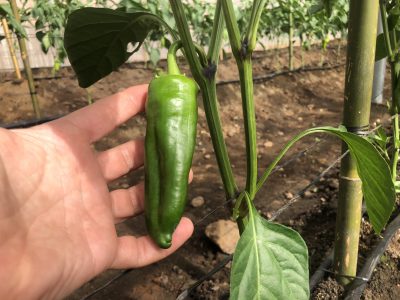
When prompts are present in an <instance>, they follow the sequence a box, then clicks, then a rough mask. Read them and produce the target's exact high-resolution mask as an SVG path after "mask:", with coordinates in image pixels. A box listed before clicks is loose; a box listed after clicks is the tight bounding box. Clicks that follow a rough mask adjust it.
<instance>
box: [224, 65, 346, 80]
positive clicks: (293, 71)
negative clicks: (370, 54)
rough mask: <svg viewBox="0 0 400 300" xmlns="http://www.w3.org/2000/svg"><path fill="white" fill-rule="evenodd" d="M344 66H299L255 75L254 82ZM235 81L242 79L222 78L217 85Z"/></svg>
mask: <svg viewBox="0 0 400 300" xmlns="http://www.w3.org/2000/svg"><path fill="white" fill-rule="evenodd" d="M343 66H344V64H338V65H334V66H329V67H310V68H298V69H294V70H285V71H280V72H275V73H271V74H267V75H264V76H255V77H253V81H254V82H264V81H268V80H271V79H273V78H275V77H278V76H282V75H287V74H291V73H302V72H314V71H329V70H333V69H338V68H340V67H343ZM233 83H240V80H237V79H236V80H221V81H218V82H217V85H226V84H233Z"/></svg>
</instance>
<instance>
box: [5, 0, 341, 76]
mask: <svg viewBox="0 0 400 300" xmlns="http://www.w3.org/2000/svg"><path fill="white" fill-rule="evenodd" d="M187 3H188V5H185V8H184V9H185V13H186V15H187V20H188V22H189V27H190V30H191V31H192V34H193V36H194V37H195V39H196V41H197V42H198V43H199V44H200V45H202V46H206V45H208V44H209V41H210V37H211V28H212V24H213V20H214V18H215V14H214V13H215V11H214V6H215V2H214V1H201V0H192V1H189V2H187ZM28 4H29V3H28V1H23V2H22V6H21V7H20V15H21V22H22V24H23V26H26V25H28V23H30V25H32V26H34V27H35V30H36V38H37V39H38V40H39V41H40V43H41V48H42V50H43V52H45V53H48V51H49V50H50V49H52V48H53V49H55V51H54V53H55V65H54V69H55V70H58V69H59V68H60V66H61V65H62V63H63V62H64V60H65V58H66V52H65V48H64V43H63V35H64V30H65V25H66V20H67V18H68V16H69V15H70V13H71V12H73V11H74V10H76V9H79V8H82V7H88V6H93V7H107V8H113V9H119V10H122V11H125V12H131V11H135V10H143V9H144V10H148V11H150V12H152V13H154V14H156V15H157V16H159V17H160V18H162V19H163V20H164V21H165V22H166V23H167V24H168V25H169V26H170V27H172V28H175V21H174V18H173V13H172V10H171V8H170V6H169V2H168V0H160V1H158V0H147V1H144V0H121V1H107V0H53V1H46V0H37V1H34V4H33V6H29V5H28ZM251 8H252V1H250V0H246V1H240V2H238V3H235V6H234V13H235V17H236V19H237V21H238V24H239V29H241V30H244V28H245V24H246V22H247V21H248V16H249V14H250V11H251ZM321 8H322V7H321V6H320V5H319V4H318V3H313V2H312V1H305V0H290V1H282V0H274V1H269V3H268V5H267V7H266V8H265V9H264V11H263V14H262V15H261V19H260V28H259V35H260V38H259V40H258V43H259V44H260V45H261V46H263V47H265V46H266V45H264V43H266V42H268V40H271V39H279V38H281V37H284V38H288V39H289V48H290V51H289V53H290V56H289V60H290V62H289V65H290V66H291V67H292V66H293V63H292V57H293V50H292V49H293V47H292V46H293V41H294V38H297V40H299V41H300V42H301V45H302V46H303V48H304V49H308V48H309V46H310V44H311V42H315V41H320V43H321V48H322V49H326V45H327V43H328V41H329V40H330V38H331V37H338V36H341V37H343V36H345V32H346V26H347V12H348V3H347V1H345V0H338V1H335V3H334V5H333V6H332V12H331V13H330V15H329V16H327V15H326V14H324V13H323V12H322V9H321ZM0 10H1V11H3V14H4V15H5V16H6V18H7V20H8V22H9V24H10V27H11V28H12V29H13V30H14V31H15V32H16V33H17V34H21V35H23V36H24V37H25V38H27V37H28V36H27V35H26V32H25V31H24V29H23V27H22V28H21V26H20V25H19V24H17V23H16V22H15V20H14V18H13V16H12V14H9V12H10V9H9V8H7V5H6V4H3V5H1V8H0ZM29 38H32V37H29ZM227 41H228V34H227V32H224V38H223V43H224V44H225V43H226V42H227ZM170 43H171V36H166V35H165V32H164V31H163V29H162V28H159V29H154V30H153V31H152V32H151V34H150V37H149V39H148V40H146V41H145V43H144V49H145V50H146V52H147V53H148V57H149V60H150V61H151V62H152V64H153V66H156V65H157V63H158V61H159V59H160V50H161V49H162V48H168V47H169V45H170Z"/></svg>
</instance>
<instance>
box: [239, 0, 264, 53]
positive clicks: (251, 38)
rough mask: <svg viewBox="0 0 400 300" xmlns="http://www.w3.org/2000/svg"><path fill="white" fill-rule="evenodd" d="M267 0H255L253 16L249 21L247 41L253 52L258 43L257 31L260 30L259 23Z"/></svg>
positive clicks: (249, 48)
mask: <svg viewBox="0 0 400 300" xmlns="http://www.w3.org/2000/svg"><path fill="white" fill-rule="evenodd" d="M266 3H267V0H256V1H254V4H253V7H252V10H251V17H250V21H249V27H248V28H247V32H246V36H245V39H244V40H245V41H246V42H247V45H248V46H247V47H248V48H247V50H248V51H249V52H253V51H254V49H255V47H256V43H257V32H258V25H259V24H260V18H261V14H262V12H263V10H264V7H265V4H266Z"/></svg>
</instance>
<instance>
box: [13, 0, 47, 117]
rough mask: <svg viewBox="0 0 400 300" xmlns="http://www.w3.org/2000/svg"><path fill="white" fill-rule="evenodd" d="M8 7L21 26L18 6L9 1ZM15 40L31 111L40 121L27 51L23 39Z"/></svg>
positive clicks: (19, 37)
mask: <svg viewBox="0 0 400 300" xmlns="http://www.w3.org/2000/svg"><path fill="white" fill-rule="evenodd" d="M10 5H11V8H12V11H13V14H14V18H15V20H16V21H17V22H18V23H20V24H21V17H20V15H19V11H18V6H17V3H16V1H15V0H10ZM17 38H18V44H19V48H20V50H21V58H22V61H23V63H24V68H25V73H26V77H27V79H28V86H29V92H30V94H31V100H32V106H33V110H34V112H35V116H36V118H37V119H40V108H39V102H38V99H37V95H36V90H35V82H34V81H33V74H32V69H31V65H30V63H29V57H28V51H27V49H26V43H25V39H24V38H23V37H22V36H19V35H17Z"/></svg>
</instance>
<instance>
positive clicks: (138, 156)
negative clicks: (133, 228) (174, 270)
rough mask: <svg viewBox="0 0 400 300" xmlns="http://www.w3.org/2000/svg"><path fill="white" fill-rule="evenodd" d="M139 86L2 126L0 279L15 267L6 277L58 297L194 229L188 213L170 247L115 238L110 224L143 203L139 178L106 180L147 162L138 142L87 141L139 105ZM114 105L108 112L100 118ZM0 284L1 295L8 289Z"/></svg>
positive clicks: (153, 255) (156, 252) (141, 260)
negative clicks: (53, 116) (120, 184)
mask: <svg viewBox="0 0 400 300" xmlns="http://www.w3.org/2000/svg"><path fill="white" fill-rule="evenodd" d="M139 88H140V89H139ZM145 91H146V87H143V86H142V87H137V88H136V89H135V88H132V89H130V90H128V91H125V92H123V93H120V94H119V95H116V96H112V97H110V98H109V99H105V100H102V101H99V102H98V103H96V104H95V105H93V106H92V107H87V108H85V109H83V111H78V112H75V113H74V114H71V115H70V116H68V117H66V118H62V119H60V120H58V121H55V122H52V123H49V124H47V125H42V126H38V127H35V128H32V129H27V130H20V131H14V132H10V131H4V132H2V133H0V134H1V136H0V144H1V145H2V146H0V159H1V160H0V187H1V191H4V193H3V192H0V193H1V194H0V195H1V200H0V202H1V204H0V205H1V206H2V209H1V210H0V258H1V257H2V256H3V257H4V258H5V268H4V269H3V270H5V271H4V272H2V273H0V282H3V283H4V282H5V280H1V279H2V278H1V275H2V274H4V275H6V276H7V281H8V282H10V281H9V280H10V278H9V277H10V274H15V276H14V278H11V282H15V285H18V286H19V287H20V288H21V290H22V291H23V290H24V289H26V288H28V287H29V288H30V292H31V293H32V296H34V297H38V298H46V297H49V298H56V297H60V296H64V295H66V294H68V293H70V292H71V291H72V290H73V289H75V288H77V287H79V286H80V285H81V284H83V283H84V282H86V281H87V280H89V279H91V278H92V277H94V276H95V275H97V274H99V273H100V272H102V271H103V270H105V269H107V268H129V267H139V266H143V265H146V264H149V263H151V262H154V261H156V260H159V259H161V258H163V257H165V256H167V255H168V254H170V253H172V252H173V251H174V250H176V249H177V248H178V247H179V246H180V245H181V244H182V243H183V242H184V241H185V240H186V239H187V238H188V237H189V236H190V234H191V232H192V229H193V228H192V225H191V223H190V222H189V221H188V220H185V219H183V221H182V222H181V224H180V225H181V226H180V227H179V228H178V229H177V232H176V234H175V235H174V240H175V243H173V246H172V247H171V249H168V250H161V249H158V248H157V247H156V246H155V245H154V244H153V243H152V242H151V240H150V239H149V238H148V237H141V238H134V237H130V236H126V237H118V236H117V234H116V231H115V225H114V224H115V223H116V222H118V221H119V220H121V219H122V218H126V217H131V216H133V215H135V214H137V213H139V212H140V211H141V210H142V207H143V205H142V201H143V186H142V185H139V186H136V187H132V188H130V189H127V190H117V191H113V192H111V193H110V192H109V190H108V187H107V183H108V181H110V180H113V179H115V178H118V177H120V176H121V175H123V174H125V173H126V172H128V171H129V170H130V169H134V168H137V167H139V166H140V165H141V164H142V163H143V143H142V141H139V140H137V141H132V142H129V143H127V144H124V145H121V146H118V147H116V148H114V149H110V150H108V151H105V152H102V153H96V152H95V151H94V150H93V148H92V147H91V143H92V142H93V141H95V140H96V139H98V138H100V137H101V136H103V135H104V134H106V133H107V132H109V131H110V130H112V129H113V128H114V127H115V126H117V125H118V124H120V123H122V122H124V121H125V120H126V119H127V118H129V117H130V116H132V115H134V114H136V113H137V112H138V111H140V110H142V109H143V106H144V101H145ZM132 100H135V102H132ZM111 106H114V110H115V112H116V115H117V116H116V117H112V118H113V119H111V118H110V117H106V116H108V109H110V108H111ZM103 111H104V112H103ZM104 118H106V119H104ZM107 118H108V119H107ZM96 122H97V124H98V126H96V124H95V123H96ZM2 185H4V186H2ZM15 261H17V262H18V264H17V265H15ZM16 269H17V270H18V272H15V270H16ZM7 271H8V272H7ZM7 273H8V274H7ZM21 274H23V276H22V277H21ZM11 277H13V276H11ZM35 277H36V279H37V284H36V285H34V284H32V278H35ZM24 279H26V281H25V280H24ZM28 281H29V282H28ZM1 285H2V283H0V295H1V292H2V291H3V292H5V293H8V292H7V291H6V290H7V287H3V288H2V287H1ZM32 287H35V289H32ZM49 287H51V288H49Z"/></svg>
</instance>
